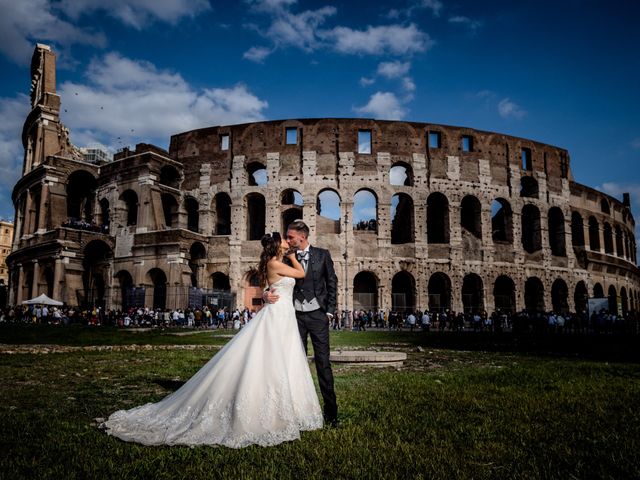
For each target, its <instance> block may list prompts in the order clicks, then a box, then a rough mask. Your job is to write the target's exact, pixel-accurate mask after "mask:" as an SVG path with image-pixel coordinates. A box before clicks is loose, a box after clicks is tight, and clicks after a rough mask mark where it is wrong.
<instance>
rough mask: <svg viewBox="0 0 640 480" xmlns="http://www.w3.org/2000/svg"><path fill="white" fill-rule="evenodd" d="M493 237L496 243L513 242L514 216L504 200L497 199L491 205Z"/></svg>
mask: <svg viewBox="0 0 640 480" xmlns="http://www.w3.org/2000/svg"><path fill="white" fill-rule="evenodd" d="M491 237H492V238H493V241H494V243H512V242H513V214H512V212H511V205H510V204H509V202H507V201H506V200H505V199H504V198H496V199H495V200H494V201H493V202H492V203H491Z"/></svg>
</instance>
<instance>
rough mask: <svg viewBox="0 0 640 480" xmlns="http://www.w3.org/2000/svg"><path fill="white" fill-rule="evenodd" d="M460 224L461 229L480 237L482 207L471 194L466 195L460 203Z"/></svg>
mask: <svg viewBox="0 0 640 480" xmlns="http://www.w3.org/2000/svg"><path fill="white" fill-rule="evenodd" d="M460 225H461V226H462V229H463V231H465V230H466V231H467V232H469V233H470V234H471V235H473V236H474V237H476V238H482V207H481V206H480V201H479V200H478V199H477V198H476V197H474V196H473V195H467V196H466V197H464V198H463V199H462V203H461V204H460Z"/></svg>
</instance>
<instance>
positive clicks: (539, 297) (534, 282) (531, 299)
mask: <svg viewBox="0 0 640 480" xmlns="http://www.w3.org/2000/svg"><path fill="white" fill-rule="evenodd" d="M524 304H525V308H526V309H527V311H528V312H530V313H536V312H544V310H545V308H544V286H543V285H542V282H541V281H540V279H539V278H538V277H529V278H528V279H527V281H526V282H525V284H524Z"/></svg>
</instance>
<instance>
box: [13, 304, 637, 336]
mask: <svg viewBox="0 0 640 480" xmlns="http://www.w3.org/2000/svg"><path fill="white" fill-rule="evenodd" d="M255 315H256V311H255V310H249V309H248V308H244V309H242V310H240V309H228V308H226V307H224V308H210V307H208V306H203V307H202V308H186V309H151V308H142V307H131V308H128V309H126V310H113V309H103V308H100V307H93V308H89V309H80V308H74V307H60V308H59V307H47V306H40V305H36V306H34V305H29V306H27V305H24V306H21V307H14V308H7V309H5V310H3V311H2V312H1V313H0V323H36V324H52V325H70V324H82V325H108V326H116V327H123V328H132V327H138V328H141V327H189V328H226V329H235V330H239V329H241V328H242V327H243V326H244V325H246V324H247V323H248V322H250V321H251V319H252V318H253V317H254V316H255ZM331 327H332V328H333V329H334V330H344V329H346V330H353V331H366V330H369V329H377V330H392V331H403V330H404V331H411V332H414V331H422V332H429V331H439V332H445V331H447V332H505V331H507V332H551V333H636V334H637V333H640V315H638V313H637V312H626V313H625V314H624V315H617V314H615V313H609V312H608V311H607V310H604V309H602V310H600V311H598V312H592V313H591V315H589V314H587V313H586V312H583V313H580V314H576V313H571V312H565V313H555V312H547V313H542V312H537V313H529V312H527V311H526V310H523V311H521V312H517V313H509V312H501V311H497V312H493V313H492V314H491V315H488V314H487V312H486V311H477V312H471V313H462V312H454V311H449V310H444V311H438V312H435V311H434V312H431V311H429V310H418V311H414V312H409V311H394V310H388V311H385V310H376V311H374V310H368V311H367V310H356V311H353V312H352V311H347V310H344V311H340V312H338V315H336V316H335V317H334V318H333V320H332V324H331Z"/></svg>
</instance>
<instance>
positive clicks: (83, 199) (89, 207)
mask: <svg viewBox="0 0 640 480" xmlns="http://www.w3.org/2000/svg"><path fill="white" fill-rule="evenodd" d="M67 182H68V183H67V217H69V219H71V220H72V221H74V220H84V221H85V222H91V220H93V206H94V202H95V196H96V187H97V181H96V179H95V177H94V176H93V175H91V174H90V173H89V172H86V171H84V170H78V171H75V172H73V173H72V174H71V175H69V178H68V180H67ZM39 207H40V205H39V202H37V203H36V204H35V208H39ZM36 228H37V222H36Z"/></svg>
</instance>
